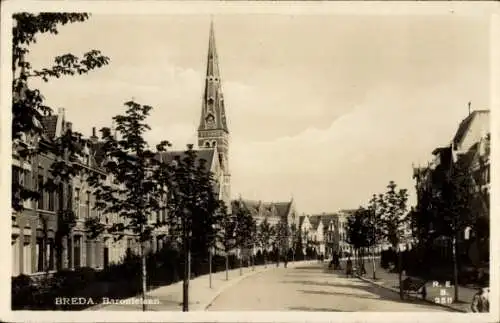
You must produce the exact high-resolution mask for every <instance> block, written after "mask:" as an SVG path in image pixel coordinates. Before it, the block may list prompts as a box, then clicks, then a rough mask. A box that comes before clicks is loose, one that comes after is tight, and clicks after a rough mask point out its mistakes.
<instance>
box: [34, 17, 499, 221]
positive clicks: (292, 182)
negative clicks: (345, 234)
mask: <svg viewBox="0 0 500 323" xmlns="http://www.w3.org/2000/svg"><path fill="white" fill-rule="evenodd" d="M213 20H214V25H215V31H216V41H217V50H218V54H219V59H220V64H221V73H222V80H223V90H224V95H225V101H226V109H227V111H226V113H227V115H228V122H229V128H230V129H229V130H230V132H231V138H232V139H231V146H230V161H229V162H230V167H231V173H232V194H233V196H234V197H237V196H239V195H240V194H241V195H242V196H243V197H245V198H249V199H257V200H258V199H261V200H266V201H279V200H288V199H289V198H290V197H291V196H293V197H294V199H295V201H296V203H297V207H298V210H299V212H307V213H309V212H312V213H316V212H323V211H325V212H331V211H336V210H338V209H342V208H354V207H357V206H359V205H360V204H364V203H366V202H367V201H368V200H369V198H370V196H371V194H373V193H379V192H382V191H384V190H385V186H386V184H387V183H388V182H389V180H394V181H395V182H396V183H397V184H398V185H399V186H401V187H403V188H407V189H409V191H410V194H411V200H413V197H414V190H413V185H414V182H413V180H412V178H411V176H412V163H415V164H418V163H421V164H423V163H426V162H427V161H428V160H430V157H431V151H432V150H433V148H435V147H437V146H440V145H446V144H447V143H448V142H449V140H450V139H451V137H452V136H453V134H454V132H455V131H456V128H457V126H458V123H459V122H460V120H461V119H463V118H464V117H465V116H466V115H467V102H469V101H471V102H472V108H473V109H487V108H489V96H490V95H489V89H490V85H489V83H490V82H489V20H488V19H487V18H485V17H484V16H483V17H467V16H463V15H462V16H457V15H453V14H448V15H432V16H422V15H420V16H397V15H392V16H380V15H379V16H367V15H354V16H346V15H335V16H333V15H316V16H311V15H296V16H288V15H276V14H267V15H214V16H213ZM209 26H210V16H208V15H142V16H141V15H127V16H124V15H121V16H117V15H114V16H111V15H93V16H92V18H91V19H90V20H89V21H87V22H85V23H79V24H73V25H68V26H64V27H62V28H60V34H59V35H57V36H43V37H39V39H38V43H37V44H36V45H35V46H34V47H33V49H32V52H31V56H30V60H31V62H32V64H33V65H34V66H35V67H37V68H40V67H43V66H47V65H50V63H51V60H52V58H53V57H54V56H55V55H57V54H62V53H67V52H71V53H74V54H82V53H84V52H85V51H87V50H89V49H100V50H101V51H102V52H103V53H105V54H106V55H108V56H109V57H110V58H111V64H110V65H109V66H107V67H105V68H103V69H101V70H98V71H95V72H92V73H91V74H89V75H86V76H79V77H70V78H63V79H59V80H55V81H50V82H49V83H46V84H39V83H38V82H37V83H36V84H33V85H36V86H39V88H40V89H41V90H42V91H43V93H44V95H45V97H46V101H47V103H48V104H49V105H51V106H52V107H54V108H58V107H64V108H65V109H66V115H67V117H68V118H69V119H71V121H72V122H73V124H74V127H75V128H76V129H77V130H79V131H81V132H83V133H84V134H87V135H89V134H90V133H91V129H92V127H93V126H97V127H99V128H100V127H102V126H107V125H109V124H110V121H111V117H112V116H114V115H116V114H119V113H122V112H123V111H124V108H123V103H124V102H125V101H127V100H130V99H131V98H134V99H135V100H137V101H138V102H140V103H143V104H149V105H152V106H153V107H154V111H153V113H152V116H151V118H150V120H149V121H150V124H151V126H152V128H153V130H152V132H151V133H149V134H148V137H149V139H150V140H151V142H157V141H159V140H162V139H167V140H170V141H171V142H173V144H174V148H177V149H183V148H184V147H185V145H186V144H187V143H196V129H197V126H198V121H199V114H200V111H201V98H202V89H203V83H204V72H205V66H206V56H207V47H208V32H209Z"/></svg>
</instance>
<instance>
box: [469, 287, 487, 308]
mask: <svg viewBox="0 0 500 323" xmlns="http://www.w3.org/2000/svg"><path fill="white" fill-rule="evenodd" d="M489 296H490V288H489V287H483V288H481V289H480V290H479V291H478V292H477V293H476V294H475V295H474V297H473V298H472V304H471V306H470V307H471V310H472V312H474V313H488V312H489V311H490V300H489Z"/></svg>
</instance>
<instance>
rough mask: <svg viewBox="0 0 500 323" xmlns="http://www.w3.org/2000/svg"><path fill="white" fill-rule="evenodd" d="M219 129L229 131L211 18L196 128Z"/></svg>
mask: <svg viewBox="0 0 500 323" xmlns="http://www.w3.org/2000/svg"><path fill="white" fill-rule="evenodd" d="M208 129H210V130H215V129H220V130H224V131H226V132H229V130H228V128H227V121H226V111H225V107H224V96H223V94H222V86H221V79H220V69H219V57H218V55H217V48H216V46H215V31H214V23H213V20H212V21H211V22H210V35H209V40H208V56H207V74H206V76H205V92H204V96H203V104H202V111H201V119H200V126H199V128H198V130H200V131H201V130H208Z"/></svg>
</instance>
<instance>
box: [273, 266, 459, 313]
mask: <svg viewBox="0 0 500 323" xmlns="http://www.w3.org/2000/svg"><path fill="white" fill-rule="evenodd" d="M315 273H316V274H317V277H318V278H321V279H324V277H325V274H324V273H323V272H322V271H320V270H317V271H315ZM340 273H341V272H340ZM327 277H328V276H327ZM329 277H331V279H345V281H346V282H345V283H341V282H327V281H323V282H321V281H312V280H300V279H297V280H288V281H286V280H283V281H281V283H283V284H297V285H302V286H307V285H309V286H320V287H326V288H332V287H333V288H335V287H338V288H344V289H345V288H349V289H353V290H356V289H357V290H360V291H363V292H365V293H368V294H372V295H374V296H373V297H369V296H367V295H365V296H363V295H359V294H356V293H355V294H352V296H354V297H359V298H372V299H383V300H386V301H391V302H396V303H405V304H415V305H424V306H432V305H430V304H429V303H427V302H425V301H424V300H421V299H416V298H409V299H408V298H405V299H404V300H401V299H400V298H399V295H398V294H397V293H395V292H393V291H390V290H387V289H384V288H382V287H379V286H375V285H373V284H371V283H367V282H364V281H361V280H359V279H357V278H345V277H343V275H342V274H336V273H335V272H331V275H330V276H329ZM296 278H298V277H296ZM302 292H304V293H306V292H307V293H310V294H313V293H317V294H324V295H342V294H343V293H341V292H335V290H332V291H331V292H323V291H305V290H303V291H302ZM345 296H347V295H345ZM377 296H378V297H377ZM449 311H451V310H449Z"/></svg>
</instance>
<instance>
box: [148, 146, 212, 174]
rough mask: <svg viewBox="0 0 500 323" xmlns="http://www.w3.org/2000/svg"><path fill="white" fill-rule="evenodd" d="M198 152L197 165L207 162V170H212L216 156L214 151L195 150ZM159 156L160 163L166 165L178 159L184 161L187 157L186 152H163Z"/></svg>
mask: <svg viewBox="0 0 500 323" xmlns="http://www.w3.org/2000/svg"><path fill="white" fill-rule="evenodd" d="M195 152H196V163H199V162H200V161H201V160H205V161H206V168H207V170H212V169H213V166H214V156H215V152H214V150H213V149H198V150H195ZM157 156H158V157H159V159H160V161H162V162H164V163H167V164H169V163H171V162H173V161H174V160H176V159H178V158H179V159H182V158H185V157H186V152H185V151H167V152H161V153H158V154H157Z"/></svg>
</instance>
